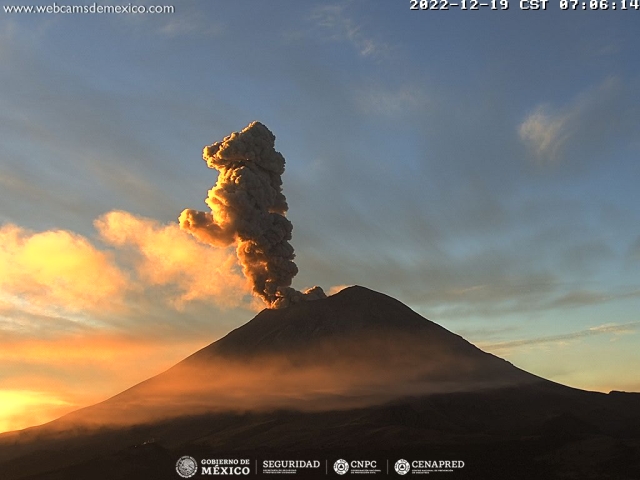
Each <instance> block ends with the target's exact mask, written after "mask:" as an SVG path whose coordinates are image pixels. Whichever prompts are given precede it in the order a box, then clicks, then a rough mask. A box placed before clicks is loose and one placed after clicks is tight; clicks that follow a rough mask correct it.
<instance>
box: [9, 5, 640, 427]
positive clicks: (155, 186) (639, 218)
mask: <svg viewBox="0 0 640 480" xmlns="http://www.w3.org/2000/svg"><path fill="white" fill-rule="evenodd" d="M156 3H157V2H156ZM639 43H640V41H639V40H638V36H637V12H636V11H634V10H627V11H622V10H619V9H618V10H616V11H597V12H592V11H561V10H560V9H559V8H558V5H557V3H554V2H551V3H550V4H549V7H548V10H547V11H528V12H525V11H520V9H519V8H518V3H517V2H514V1H511V2H510V9H509V10H508V11H490V10H484V11H460V10H455V9H454V10H450V11H410V10H409V2H397V1H381V0H380V1H344V2H294V1H277V2H259V1H239V2H238V1H235V2H232V1H211V2H204V1H189V2H181V3H179V4H177V5H175V13H173V14H165V15H150V14H149V15H141V14H138V15H134V14H128V15H127V14H124V15H115V14H113V15H108V14H103V15H96V14H94V15H54V14H49V15H47V14H40V15H38V14H31V15H29V14H7V13H2V14H1V15H0V61H1V63H0V107H1V108H0V131H2V140H3V141H2V142H1V143H0V225H1V227H0V228H2V230H1V231H0V232H1V233H2V235H3V244H4V247H2V248H0V252H2V255H3V256H2V257H0V269H4V270H5V272H6V273H5V274H4V276H5V278H4V280H1V279H0V339H3V341H4V343H5V347H6V345H11V346H12V347H11V348H13V350H12V349H11V348H9V349H5V351H11V352H14V353H9V354H5V358H3V366H2V367H0V385H2V384H4V387H2V388H4V389H5V390H6V391H12V392H17V391H20V392H26V391H28V392H32V393H33V392H36V393H42V394H43V395H44V394H45V393H46V394H47V395H49V396H48V397H47V398H49V399H51V398H53V397H55V398H56V399H57V400H56V401H58V400H59V402H62V403H58V404H56V405H58V406H59V405H62V407H60V408H63V409H64V408H72V407H75V406H77V405H81V404H83V402H85V403H86V402H90V401H96V400H99V399H102V398H105V397H106V396H109V395H111V394H115V393H117V392H118V391H120V390H122V389H123V388H126V387H127V386H130V384H132V383H135V382H136V381H140V380H143V379H144V378H146V377H147V376H149V375H152V374H154V373H157V372H159V371H161V370H162V369H163V368H166V367H168V366H170V365H171V364H172V363H174V362H175V361H177V360H179V359H181V358H182V357H184V356H186V355H188V354H189V353H191V352H192V351H193V350H195V349H196V348H199V347H201V346H204V345H206V344H208V343H209V342H210V341H213V340H215V339H216V338H218V337H219V336H221V335H223V334H224V333H226V332H227V331H228V330H229V329H230V328H233V327H235V326H237V325H239V324H241V323H243V322H245V321H246V320H248V319H250V318H251V317H252V316H253V315H254V313H255V304H252V303H251V299H250V298H249V297H248V296H246V295H245V294H244V293H242V292H241V293H240V294H238V293H237V292H233V291H231V290H230V289H231V288H232V287H235V286H238V288H241V283H242V282H241V280H240V279H239V278H238V277H237V267H235V266H234V265H233V264H230V263H229V262H230V260H229V258H231V257H232V255H231V256H230V253H229V252H228V251H227V252H211V253H207V252H206V249H204V247H202V246H201V245H195V244H193V243H189V244H188V245H187V244H186V243H185V249H186V250H185V251H187V250H188V251H190V252H193V255H194V256H196V257H198V258H199V259H200V260H199V259H196V260H186V259H184V258H179V259H178V258H174V257H175V256H176V255H177V254H176V251H177V247H176V248H173V249H172V248H170V245H171V244H173V243H172V242H182V241H183V240H182V239H180V240H177V238H178V237H174V236H173V235H178V234H176V233H175V231H174V230H173V229H172V228H173V227H175V225H176V223H177V217H178V215H179V214H180V212H181V211H182V210H183V209H184V208H195V209H202V208H203V200H204V198H205V197H206V195H207V190H208V189H209V188H211V186H212V185H213V184H214V183H215V172H214V171H212V170H209V169H207V168H206V165H205V164H204V162H202V160H201V151H202V147H203V146H204V145H207V144H210V143H213V142H214V141H218V140H221V139H222V138H223V137H225V136H226V135H228V134H230V133H231V132H233V131H238V130H240V129H242V128H244V127H245V126H246V125H247V124H248V123H250V122H251V121H253V120H259V121H261V122H263V123H264V124H266V125H267V126H268V127H269V128H270V129H271V130H272V131H273V132H274V134H275V135H276V137H277V140H276V149H277V150H279V151H280V152H281V153H282V154H283V155H284V157H285V158H286V160H287V167H286V168H287V170H286V172H285V175H284V193H285V195H286V196H287V200H288V203H289V206H290V209H289V214H288V216H289V218H290V219H291V221H292V222H293V225H294V231H293V240H292V244H293V246H294V247H295V249H296V254H297V257H296V262H297V264H298V266H299V268H300V273H299V274H298V276H297V277H296V278H295V279H294V286H296V287H297V288H305V287H308V286H311V285H316V284H318V285H321V286H323V287H324V288H325V290H329V289H330V288H331V287H337V286H340V285H350V284H360V285H365V286H368V287H370V288H373V289H375V290H378V291H382V292H384V293H387V294H389V295H391V296H394V297H396V298H398V299H399V300H401V301H403V302H404V303H407V304H408V305H410V306H411V307H412V308H414V309H415V310H417V311H418V312H420V313H421V314H423V315H425V316H426V317H427V318H429V319H431V320H433V321H435V322H437V323H440V324H442V325H443V326H445V327H446V328H448V329H449V330H452V331H454V332H456V333H459V334H461V335H463V336H464V337H465V338H467V339H468V340H470V341H471V342H473V343H475V344H477V345H479V346H480V347H483V348H485V349H486V350H488V351H491V352H493V353H495V354H497V355H499V356H502V357H504V358H506V359H508V360H510V361H512V362H513V363H515V364H516V365H517V366H519V367H521V368H524V369H526V370H529V371H531V372H533V373H536V374H538V375H541V376H544V377H547V378H550V379H552V380H555V381H558V382H561V383H566V384H569V385H572V386H576V387H580V388H587V389H597V390H602V391H608V390H611V389H625V390H636V391H638V390H640V383H639V381H638V378H637V373H636V372H637V371H638V370H639V368H640V353H638V352H640V348H638V347H639V336H638V332H639V330H640V318H639V317H638V312H640V308H639V307H640V274H639V273H638V271H639V267H640V227H639V225H640V206H639V205H640V202H639V200H640V199H639V198H638V194H637V191H638V189H637V179H638V178H640V163H639V161H638V157H639V154H640V140H639V139H638V131H640V88H639V87H640V63H639V62H638V60H637V52H638V46H639ZM109 212H116V213H115V214H114V215H112V216H111V217H105V215H107V214H109ZM107 218H109V219H112V220H113V219H116V220H117V221H116V220H114V222H112V223H109V222H107V221H106V220H105V219H107ZM116 227H117V228H116ZM127 229H129V230H127ZM116 230H117V231H116ZM133 231H135V233H132V232H133ZM47 232H49V235H46V234H47ZM123 232H124V233H123ZM169 238H170V239H171V240H168V239H169ZM34 239H35V240H34ZM184 241H185V242H187V240H184ZM34 245H35V246H34ZM163 248H164V249H163ZM3 249H4V250H3ZM62 252H67V253H68V252H77V253H78V255H77V257H78V258H76V257H73V255H71V256H70V258H69V259H68V261H66V260H65V261H61V260H60V261H58V260H56V259H57V258H58V257H59V256H60V255H61V254H62ZM231 253H233V252H231ZM71 257H73V258H71ZM204 257H206V260H201V259H202V258H204ZM34 258H35V260H34ZM65 258H66V257H65ZM163 258H164V259H168V260H167V262H168V263H167V264H170V265H171V268H169V267H167V264H164V265H161V264H162V262H163ZM38 259H40V260H38ZM40 261H41V262H43V263H45V264H47V266H43V265H42V264H40V263H39V262H40ZM3 262H4V263H3ZM83 262H84V263H83ZM216 262H221V263H224V265H225V267H224V268H223V269H222V270H220V269H218V267H217V266H216V265H217V263H216ZM225 262H226V263H225ZM80 264H82V265H85V267H86V268H85V267H82V266H79V265H80ZM96 265H98V266H100V268H97V267H96ZM202 265H205V266H206V268H208V269H209V270H208V271H206V268H203V267H202ZM92 269H93V270H92ZM90 271H91V272H94V273H93V274H92V273H87V272H90ZM79 272H80V273H79ZM216 276H217V277H219V278H223V277H224V278H227V277H226V276H230V277H229V278H233V281H231V282H230V283H229V284H228V285H227V284H225V285H221V284H220V283H221V282H220V281H219V280H216ZM158 278H161V279H160V280H158ZM51 282H57V284H58V285H59V288H57V289H54V288H53V287H51ZM74 282H76V283H77V284H78V285H76V284H75V283H74ZM93 282H95V284H94V283H93ZM234 282H235V283H234ZM72 284H73V286H72V287H70V285H72ZM89 286H90V287H91V288H90V289H89ZM91 292H93V293H91ZM222 297H226V298H230V299H231V300H228V301H227V300H224V299H222ZM105 298H112V299H113V302H109V303H108V304H105V303H104V299H105ZM114 305H115V306H114ZM116 307H117V308H116ZM83 336H87V338H88V337H91V338H93V339H102V340H101V341H102V343H100V342H98V340H96V342H98V343H99V344H100V345H103V344H104V339H105V338H109V339H111V340H110V341H111V342H112V343H109V342H107V343H106V345H107V346H106V347H104V348H105V350H104V352H103V353H104V358H103V360H104V359H105V358H106V359H110V360H108V361H107V360H104V361H102V362H101V361H100V359H99V358H97V359H95V361H92V362H89V364H87V365H83V366H82V368H79V366H78V365H79V363H81V362H80V361H79V360H78V361H77V362H73V361H72V362H64V361H52V360H51V357H50V356H55V355H58V354H59V352H60V351H65V352H66V351H68V349H69V348H73V347H72V346H73V345H76V343H74V342H76V341H78V339H81V338H84V337H83ZM123 339H126V341H124V340H123ZM122 342H124V344H125V345H138V343H136V342H142V343H144V345H146V347H145V348H141V349H139V350H135V349H131V352H134V353H131V352H130V353H128V354H126V355H124V356H122V355H121V349H122V344H123V343H122ZM127 342H131V343H127ZM47 346H51V353H49V354H47V355H49V356H47V355H44V354H43V355H40V354H38V353H37V352H41V351H48V350H47ZM56 346H58V347H59V349H56V348H58V347H56ZM135 351H139V352H141V353H139V354H136V353H135ZM29 352H31V353H29ZM34 352H35V353H34ZM56 352H58V353H56ZM136 355H138V356H136ZM79 356H80V355H79ZM114 358H117V359H118V361H119V362H121V363H118V365H122V366H124V365H125V364H126V363H127V362H135V363H136V364H137V365H140V367H139V368H138V369H136V370H135V371H133V372H132V371H130V370H131V369H128V370H129V371H128V372H127V374H126V375H124V376H123V375H122V374H121V372H120V371H119V370H118V369H117V368H115V367H112V368H111V367H107V366H105V365H106V363H111V364H113V359H114ZM87 381H89V382H90V385H91V388H90V390H91V391H92V392H93V394H92V395H88V396H87V395H85V396H82V395H80V394H79V393H78V392H80V391H81V388H80V385H81V384H82V382H85V384H86V382H87ZM54 393H55V395H54ZM45 396H46V395H45ZM36 397H37V395H36ZM38 398H40V397H38ZM43 398H44V397H43ZM51 401H53V400H51ZM16 415H17V414H16Z"/></svg>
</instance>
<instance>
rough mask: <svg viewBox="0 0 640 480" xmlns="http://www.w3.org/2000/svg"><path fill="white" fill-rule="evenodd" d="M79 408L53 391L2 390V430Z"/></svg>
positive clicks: (0, 411) (0, 425)
mask: <svg viewBox="0 0 640 480" xmlns="http://www.w3.org/2000/svg"><path fill="white" fill-rule="evenodd" d="M75 408H77V405H74V404H73V403H71V402H69V401H67V400H65V399H63V398H60V397H59V396H57V395H56V394H53V393H51V392H41V391H33V390H4V389H2V390H0V432H6V431H9V430H18V429H21V428H25V427H29V426H32V425H38V424H42V423H44V422H47V421H49V420H52V419H53V418H56V417H59V416H60V415H64V414H65V413H68V412H70V411H71V410H74V409H75Z"/></svg>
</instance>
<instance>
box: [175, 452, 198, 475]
mask: <svg viewBox="0 0 640 480" xmlns="http://www.w3.org/2000/svg"><path fill="white" fill-rule="evenodd" d="M176 472H178V475H180V476H181V477H182V478H191V477H193V476H194V475H195V474H196V473H197V472H198V462H196V459H195V458H193V457H190V456H189V455H185V456H184V457H180V459H179V460H178V461H177V462H176Z"/></svg>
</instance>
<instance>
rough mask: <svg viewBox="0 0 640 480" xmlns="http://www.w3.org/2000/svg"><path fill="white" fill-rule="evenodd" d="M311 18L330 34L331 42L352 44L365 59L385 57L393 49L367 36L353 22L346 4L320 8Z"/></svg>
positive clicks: (361, 28)
mask: <svg viewBox="0 0 640 480" xmlns="http://www.w3.org/2000/svg"><path fill="white" fill-rule="evenodd" d="M311 18H312V21H314V22H315V24H316V25H317V26H318V27H321V28H322V29H324V30H326V31H327V32H329V39H330V40H333V41H339V42H349V43H351V45H352V46H353V47H354V48H355V49H356V50H357V52H358V53H359V54H360V55H362V56H363V57H373V58H375V57H380V56H385V55H387V54H388V53H389V51H390V49H391V48H390V47H389V45H388V44H387V43H385V42H382V41H379V40H377V39H375V38H374V37H373V36H371V35H369V34H367V33H366V32H365V31H364V29H363V27H362V26H361V25H359V24H358V23H357V22H355V21H354V20H352V19H351V18H350V17H349V16H348V13H347V6H346V5H344V4H337V5H323V6H321V7H318V8H316V9H315V10H314V11H313V14H312V17H311Z"/></svg>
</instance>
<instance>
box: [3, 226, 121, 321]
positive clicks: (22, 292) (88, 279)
mask: <svg viewBox="0 0 640 480" xmlns="http://www.w3.org/2000/svg"><path fill="white" fill-rule="evenodd" d="M129 287H130V285H129V280H128V277H127V275H126V274H125V273H124V272H122V271H121V270H120V269H119V268H118V267H117V266H116V265H115V264H114V262H113V258H112V256H111V255H110V254H109V253H106V252H102V251H100V250H98V249H96V248H95V247H94V246H93V245H92V244H91V243H90V242H89V241H88V240H87V239H86V238H85V237H83V236H81V235H77V234H74V233H71V232H67V231H64V230H50V231H46V232H41V233H33V232H29V231H27V230H25V229H22V228H20V227H18V226H16V225H11V224H8V225H4V226H2V227H0V291H1V292H2V293H4V295H5V296H9V297H17V298H18V299H19V301H20V302H22V303H24V302H27V303H29V304H33V305H36V306H59V307H62V308H64V309H66V310H68V311H73V312H78V311H85V312H86V311H89V312H91V311H114V310H118V309H120V308H121V306H122V296H123V294H124V292H126V291H127V290H128V289H129ZM12 303H14V302H12Z"/></svg>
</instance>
